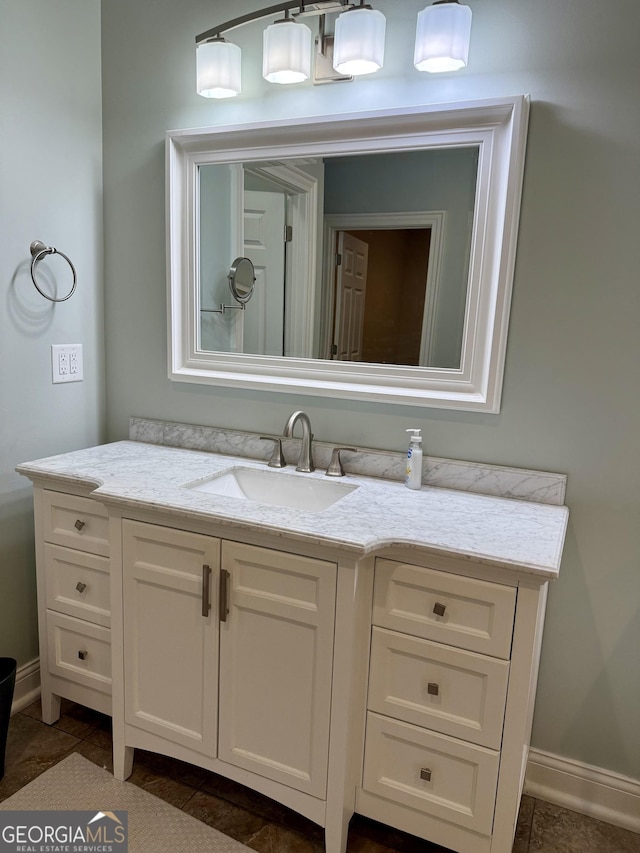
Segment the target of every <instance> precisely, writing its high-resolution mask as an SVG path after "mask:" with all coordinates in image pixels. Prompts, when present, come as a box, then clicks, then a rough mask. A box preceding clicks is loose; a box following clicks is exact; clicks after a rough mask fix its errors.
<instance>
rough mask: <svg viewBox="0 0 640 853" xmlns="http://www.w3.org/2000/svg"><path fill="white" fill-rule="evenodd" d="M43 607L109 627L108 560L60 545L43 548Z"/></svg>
mask: <svg viewBox="0 0 640 853" xmlns="http://www.w3.org/2000/svg"><path fill="white" fill-rule="evenodd" d="M44 564H45V585H46V598H47V607H48V608H49V609H50V610H56V611H57V612H58V613H66V614H67V615H68V616H77V617H78V618H79V619H86V620H87V621H88V622H94V623H95V624H97V625H105V626H106V627H109V625H110V624H111V608H110V604H109V600H110V590H109V560H108V558H107V557H99V556H97V555H96V554H85V553H83V552H82V551H74V550H72V549H71V548H62V547H61V546H60V545H50V544H45V546H44Z"/></svg>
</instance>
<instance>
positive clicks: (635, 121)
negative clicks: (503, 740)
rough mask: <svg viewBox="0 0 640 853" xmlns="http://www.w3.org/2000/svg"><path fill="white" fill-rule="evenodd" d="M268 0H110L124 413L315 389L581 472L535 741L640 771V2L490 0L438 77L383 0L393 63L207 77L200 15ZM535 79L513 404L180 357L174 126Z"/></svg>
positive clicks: (330, 420) (108, 149)
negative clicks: (355, 393)
mask: <svg viewBox="0 0 640 853" xmlns="http://www.w3.org/2000/svg"><path fill="white" fill-rule="evenodd" d="M257 5H259V4H257V3H254V2H251V3H250V2H249V0H240V2H236V0H220V2H218V3H215V4H213V3H211V0H181V2H179V3H177V2H175V0H133V2H132V0H109V2H105V3H104V4H103V18H102V20H103V60H104V65H103V84H104V88H103V96H104V162H105V202H106V204H105V226H106V230H105V239H106V248H105V260H106V267H105V270H106V323H107V342H108V343H107V364H108V373H107V383H108V387H107V390H108V398H107V399H108V426H109V435H110V437H111V438H122V437H124V436H126V434H127V418H128V417H129V415H142V416H147V417H158V418H168V419H179V420H182V421H189V422H193V423H202V424H217V425H221V426H230V427H241V428H242V427H244V428H250V429H252V430H256V431H262V432H275V431H277V430H280V429H281V428H282V425H283V423H284V421H285V417H286V416H287V415H288V414H289V413H290V412H291V410H292V409H293V408H294V406H295V407H298V406H304V408H305V409H306V410H307V411H308V412H309V413H310V415H311V418H312V421H313V425H314V432H315V434H316V435H317V436H318V438H319V439H323V440H327V441H336V442H338V441H339V442H343V443H347V444H348V443H357V444H358V445H361V446H371V447H381V448H391V449H400V448H403V447H404V443H405V433H404V429H405V427H406V426H407V424H410V425H411V426H419V427H421V428H422V430H423V435H424V436H425V446H426V449H427V451H428V452H429V453H431V454H433V455H437V456H447V457H453V458H456V459H468V460H477V461H484V462H495V463H502V464H506V465H514V466H521V467H526V468H538V469H542V470H551V471H562V472H566V473H567V474H568V475H569V489H568V494H567V502H568V504H569V506H570V508H571V522H570V528H569V534H568V539H567V545H566V550H565V558H564V560H563V568H562V576H561V578H560V580H559V581H558V582H556V583H555V584H553V587H552V589H551V594H550V601H549V609H548V615H547V626H546V633H545V640H544V648H543V656H542V666H541V673H540V683H539V694H538V696H539V698H538V702H537V706H536V715H535V723H534V735H533V743H534V745H535V746H536V747H538V748H540V749H544V750H548V751H550V752H552V753H556V754H559V755H563V756H567V757H573V758H576V759H579V760H582V761H584V762H587V763H589V764H593V765H596V766H599V767H604V768H610V769H612V770H616V771H619V772H622V773H624V774H627V775H629V776H632V777H635V778H640V738H638V723H637V716H638V708H640V667H639V666H638V651H639V650H640V609H639V602H640V541H639V540H640V525H639V524H638V518H639V506H638V495H639V494H640V488H639V487H638V475H639V468H640V466H639V464H638V463H639V461H640V459H639V455H640V450H639V447H640V445H639V440H638V436H639V435H640V423H639V421H640V408H639V406H640V404H639V395H638V390H639V385H640V383H639V379H640V368H639V365H640V334H638V328H640V316H639V298H640V285H639V283H638V270H639V269H640V239H638V225H639V223H640V168H639V164H640V156H639V155H640V149H639V145H638V139H640V110H638V92H639V91H640V65H639V60H638V49H637V33H638V31H639V30H640V5H638V4H637V2H636V0H610V2H608V3H606V4H603V3H602V0H581V2H579V3H578V2H568V0H565V2H558V0H538V2H536V3H532V2H531V0H491V2H484V3H473V4H472V7H473V15H474V24H473V34H472V38H473V42H472V47H471V56H470V63H471V64H470V68H469V69H468V70H467V71H464V72H460V73H459V74H458V75H444V76H439V77H438V76H428V75H421V74H418V73H417V72H415V71H413V69H412V68H411V67H410V65H409V62H410V57H409V56H408V54H409V51H408V50H407V45H408V44H410V43H411V41H412V38H413V35H412V34H413V28H414V21H415V15H416V13H417V11H418V10H419V9H420V8H422V7H423V6H424V0H403V2H402V3H398V2H397V0H378V2H376V6H377V7H378V8H380V9H381V10H382V11H383V12H385V13H386V14H387V15H388V26H387V62H386V65H385V68H384V69H383V71H382V72H380V73H379V74H378V75H374V76H372V77H370V78H367V79H362V80H360V81H358V82H357V83H352V84H341V85H339V86H320V87H317V88H314V87H313V86H311V85H303V86H299V87H297V88H290V89H287V90H282V89H278V88H277V87H268V86H267V84H263V83H262V82H261V81H260V79H259V66H260V51H259V50H258V49H257V50H255V51H254V54H253V56H250V55H249V52H248V51H245V61H244V69H243V73H244V78H245V94H243V96H242V97H241V98H239V99H237V100H235V101H226V102H207V101H205V100H204V99H201V98H199V97H198V96H197V95H196V94H195V87H194V53H193V41H194V36H195V35H196V34H197V33H199V32H202V31H204V30H206V29H208V28H209V27H211V26H214V25H215V24H216V23H218V22H220V21H223V20H226V19H228V18H232V17H234V16H236V15H238V14H240V13H241V12H242V11H243V10H249V9H252V8H255V7H256V6H257ZM260 33H261V25H257V26H255V27H248V28H244V29H243V30H241V31H238V35H239V41H240V43H241V44H242V45H243V46H248V45H249V44H253V45H254V46H256V47H257V45H258V44H259V39H260ZM520 93H529V94H530V95H531V98H532V110H531V121H530V132H529V144H528V158H527V166H526V175H525V185H524V196H523V207H522V219H521V230H520V241H519V251H518V258H517V265H516V275H515V289H514V297H513V306H512V318H511V325H510V333H509V345H508V352H507V361H506V376H505V386H504V397H503V406H502V411H501V413H500V414H499V415H483V414H471V413H460V412H446V411H433V410H432V411H430V410H429V409H426V408H423V409H415V408H408V407H407V408H404V407H402V406H398V407H394V406H380V405H373V404H364V403H355V402H350V401H348V400H342V401H335V400H330V399H326V400H321V399H318V398H302V397H295V398H294V397H286V396H276V395H270V394H267V393H262V392H250V391H240V390H233V389H227V390H222V389H216V388H213V387H212V388H209V387H203V386H201V385H188V384H179V383H172V382H170V381H169V380H168V379H167V345H166V326H167V318H166V296H165V225H164V132H165V131H166V130H167V129H172V128H178V127H193V126H205V125H222V124H225V123H230V122H231V123H233V122H242V121H251V120H260V119H265V120H267V119H270V118H277V117H285V116H290V117H291V118H292V119H293V120H295V117H297V116H302V115H307V114H322V113H334V112H345V111H349V110H354V111H355V110H361V109H366V108H383V107H391V106H395V105H409V104H416V103H423V102H432V101H452V100H464V99H468V98H474V97H491V96H500V95H507V94H520ZM42 236H46V235H45V234H44V232H43V235H42ZM23 242H28V241H24V240H23ZM22 455H24V454H22ZM27 455H28V453H27Z"/></svg>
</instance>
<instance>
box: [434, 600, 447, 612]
mask: <svg viewBox="0 0 640 853" xmlns="http://www.w3.org/2000/svg"><path fill="white" fill-rule="evenodd" d="M446 609H447V605H446V604H440V602H439V601H436V603H435V604H434V605H433V612H434V613H435V614H436V616H444V614H445V611H446Z"/></svg>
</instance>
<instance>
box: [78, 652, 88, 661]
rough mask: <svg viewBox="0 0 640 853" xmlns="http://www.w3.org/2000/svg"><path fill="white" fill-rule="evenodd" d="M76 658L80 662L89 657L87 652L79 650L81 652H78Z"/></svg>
mask: <svg viewBox="0 0 640 853" xmlns="http://www.w3.org/2000/svg"><path fill="white" fill-rule="evenodd" d="M78 657H79V658H80V660H86V659H87V658H88V657H89V652H87V651H84V650H83V649H81V650H80V651H79V652H78Z"/></svg>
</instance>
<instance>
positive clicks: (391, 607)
mask: <svg viewBox="0 0 640 853" xmlns="http://www.w3.org/2000/svg"><path fill="white" fill-rule="evenodd" d="M515 604H516V590H515V589H514V588H512V587H508V586H502V585H501V584H496V583H487V582H486V581H480V580H476V579H475V578H466V577H461V576H460V575H452V574H448V573H446V572H440V571H435V570H433V569H425V568H422V567H421V566H412V565H409V564H407V563H397V562H393V561H391V560H380V559H379V560H376V572H375V586H374V601H373V623H374V625H378V626H380V627H381V628H389V629H391V630H392V631H400V632H401V633H404V634H412V635H414V636H417V637H422V638H424V639H426V640H435V641H436V642H438V643H447V644H448V645H451V646H456V647H458V648H461V649H468V650H469V651H472V652H480V653H481V654H485V655H491V656H493V657H498V658H503V659H505V660H508V658H509V656H510V653H511V635H512V631H513V617H514V612H515Z"/></svg>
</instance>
